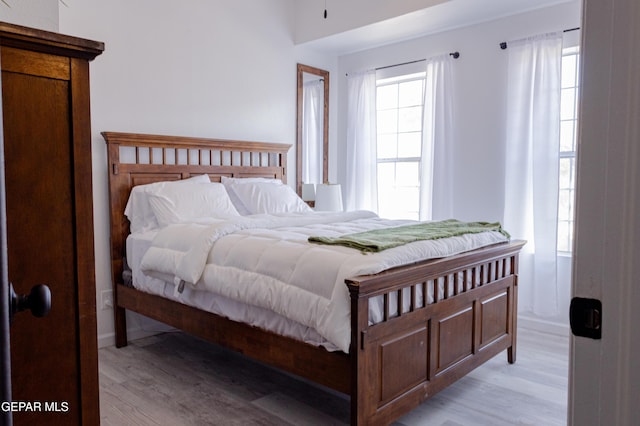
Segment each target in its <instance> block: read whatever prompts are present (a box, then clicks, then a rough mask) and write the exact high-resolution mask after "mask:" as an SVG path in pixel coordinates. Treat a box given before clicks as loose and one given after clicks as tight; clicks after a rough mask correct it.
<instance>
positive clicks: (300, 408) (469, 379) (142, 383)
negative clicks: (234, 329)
mask: <svg viewBox="0 0 640 426" xmlns="http://www.w3.org/2000/svg"><path fill="white" fill-rule="evenodd" d="M518 331H519V335H518V354H517V357H518V358H517V362H516V363H515V364H513V365H509V364H508V363H507V360H506V359H507V356H506V352H505V353H504V354H501V355H499V356H497V357H496V358H494V359H492V360H491V361H489V362H488V363H487V364H485V365H483V366H482V367H480V368H478V369H476V370H475V371H473V372H472V373H471V374H469V375H467V376H466V377H464V378H462V379H461V380H459V381H458V382H457V383H455V384H453V385H452V386H450V387H449V388H447V389H445V390H444V391H443V392H441V393H439V394H437V395H436V396H434V397H433V398H431V399H430V400H428V401H426V402H424V403H423V404H422V405H421V406H419V407H418V408H416V409H415V410H413V411H412V412H410V413H408V414H406V415H405V416H404V417H402V418H400V419H399V420H398V421H397V422H395V423H394V425H396V426H414V425H442V426H458V425H492V426H497V425H516V424H520V425H547V426H551V425H564V424H566V412H567V403H566V400H567V371H568V370H567V369H568V353H569V346H568V342H569V339H568V337H567V336H557V335H551V334H543V333H540V332H537V331H533V330H527V329H523V328H520V329H519V330H518ZM99 370H100V411H101V424H102V425H103V426H110V425H114V426H115V425H117V426H123V425H171V426H179V425H225V426H226V425H279V426H282V425H295V426H298V425H347V424H348V423H349V401H348V398H347V397H346V396H344V395H342V394H338V393H335V392H333V391H331V390H328V389H326V388H320V387H318V386H316V385H314V384H311V383H309V382H306V381H303V380H300V379H299V378H296V377H293V376H290V375H287V374H284V373H282V372H280V371H278V370H274V369H272V368H270V367H267V366H264V365H262V364H259V363H257V362H254V361H251V360H249V359H248V358H245V357H243V356H241V355H239V354H236V353H233V352H230V351H227V350H225V349H223V348H220V347H218V346H216V345H212V344H209V343H207V342H204V341H202V340H200V339H197V338H194V337H191V336H188V335H185V334H183V333H181V332H172V333H165V334H161V335H158V336H153V337H149V338H145V339H140V340H137V341H133V342H130V343H129V346H127V347H125V348H121V349H116V348H115V347H108V348H103V349H100V351H99Z"/></svg>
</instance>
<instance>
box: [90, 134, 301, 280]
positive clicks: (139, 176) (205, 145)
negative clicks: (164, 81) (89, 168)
mask: <svg viewBox="0 0 640 426" xmlns="http://www.w3.org/2000/svg"><path fill="white" fill-rule="evenodd" d="M102 136H103V137H104V139H105V141H106V142H107V160H108V164H109V172H108V173H109V205H110V229H111V276H112V280H113V285H114V286H115V285H116V284H117V283H122V272H123V267H124V264H123V258H124V255H125V243H126V238H127V235H129V221H128V220H127V218H126V217H125V215H124V209H125V206H126V204H127V200H128V199H129V194H130V193H131V188H133V187H134V186H136V185H142V184H147V183H152V182H160V181H170V180H180V179H186V178H189V177H191V176H193V175H201V174H208V175H209V177H210V178H211V181H213V182H220V180H221V177H222V176H227V177H236V178H237V177H243V178H246V177H267V178H274V179H281V180H282V181H283V182H286V178H287V152H288V151H289V148H290V147H291V145H286V144H277V143H264V142H247V141H236V140H226V139H206V138H194V137H183V136H161V135H145V134H136V133H116V132H102Z"/></svg>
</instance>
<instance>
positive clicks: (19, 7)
mask: <svg viewBox="0 0 640 426" xmlns="http://www.w3.org/2000/svg"><path fill="white" fill-rule="evenodd" d="M4 2H5V3H6V4H5V3H3V2H0V21H3V22H8V23H10V24H16V25H22V26H25V27H32V28H37V29H39V30H45V31H54V32H56V31H58V0H4Z"/></svg>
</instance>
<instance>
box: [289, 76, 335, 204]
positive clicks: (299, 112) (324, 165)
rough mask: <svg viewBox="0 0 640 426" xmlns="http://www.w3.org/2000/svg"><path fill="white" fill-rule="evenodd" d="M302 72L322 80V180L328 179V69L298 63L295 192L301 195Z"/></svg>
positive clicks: (325, 181) (326, 180)
mask: <svg viewBox="0 0 640 426" xmlns="http://www.w3.org/2000/svg"><path fill="white" fill-rule="evenodd" d="M304 73H308V74H314V75H317V76H319V77H321V78H322V79H323V80H324V108H323V114H324V118H323V122H322V124H323V129H322V136H323V139H322V182H321V183H327V182H328V180H329V71H325V70H323V69H320V68H315V67H311V66H309V65H304V64H298V73H297V84H298V90H297V98H296V192H297V193H298V195H300V196H302V84H303V81H304V78H303V76H304Z"/></svg>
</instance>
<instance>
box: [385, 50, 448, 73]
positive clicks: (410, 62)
mask: <svg viewBox="0 0 640 426" xmlns="http://www.w3.org/2000/svg"><path fill="white" fill-rule="evenodd" d="M449 56H452V57H453V59H458V58H459V57H460V52H452V53H449ZM425 61H426V59H418V60H415V61H409V62H403V63H401V64H395V65H387V66H384V67H378V68H376V69H375V70H376V71H378V70H383V69H386V68H393V67H399V66H402V65H409V64H416V63H418V62H425Z"/></svg>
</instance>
